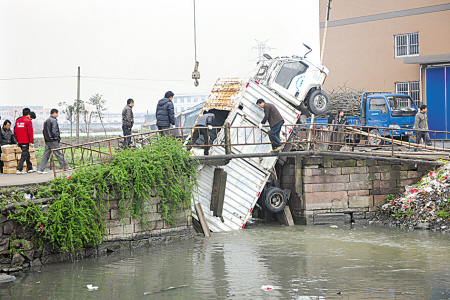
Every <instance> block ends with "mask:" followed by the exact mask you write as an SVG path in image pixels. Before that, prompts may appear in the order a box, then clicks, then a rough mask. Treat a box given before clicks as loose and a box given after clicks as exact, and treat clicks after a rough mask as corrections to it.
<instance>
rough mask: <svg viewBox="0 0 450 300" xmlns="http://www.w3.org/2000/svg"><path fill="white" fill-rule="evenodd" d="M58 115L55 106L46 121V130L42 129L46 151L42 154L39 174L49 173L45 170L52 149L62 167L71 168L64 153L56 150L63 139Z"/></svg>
mask: <svg viewBox="0 0 450 300" xmlns="http://www.w3.org/2000/svg"><path fill="white" fill-rule="evenodd" d="M58 115H59V113H58V110H57V109H56V108H53V109H52V110H51V111H50V117H49V118H48V119H47V120H46V121H45V122H44V130H43V131H42V133H43V134H44V140H45V151H44V154H43V155H42V158H41V163H40V164H39V166H38V170H37V172H38V173H39V174H47V172H46V171H45V167H46V166H47V163H48V160H49V158H50V155H51V154H52V151H53V154H54V155H55V156H56V159H57V160H58V162H59V165H60V166H61V169H63V170H67V169H69V168H70V166H69V164H68V163H67V161H66V160H65V159H64V155H62V153H61V152H60V151H59V150H56V151H55V150H54V149H58V148H59V142H60V141H61V135H60V132H59V125H58V120H57V118H58Z"/></svg>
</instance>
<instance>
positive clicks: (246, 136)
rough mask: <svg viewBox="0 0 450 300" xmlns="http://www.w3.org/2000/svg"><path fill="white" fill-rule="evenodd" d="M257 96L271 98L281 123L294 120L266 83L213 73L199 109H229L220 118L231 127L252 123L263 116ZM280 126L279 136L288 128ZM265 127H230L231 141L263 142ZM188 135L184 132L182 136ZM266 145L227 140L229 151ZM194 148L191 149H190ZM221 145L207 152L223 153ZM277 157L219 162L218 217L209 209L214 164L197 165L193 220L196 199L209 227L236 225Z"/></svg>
mask: <svg viewBox="0 0 450 300" xmlns="http://www.w3.org/2000/svg"><path fill="white" fill-rule="evenodd" d="M259 98H262V99H264V100H265V101H266V103H272V104H274V105H275V106H276V107H277V108H278V110H279V112H280V114H281V115H282V116H283V118H284V121H285V124H295V122H296V121H297V119H298V118H299V116H300V112H299V111H297V110H296V109H294V108H293V107H292V106H290V105H289V104H288V103H287V102H286V101H284V100H283V99H281V98H280V97H278V96H276V95H274V94H273V93H272V92H271V91H270V90H268V89H267V88H266V87H264V86H262V85H260V84H259V83H257V82H256V81H254V80H252V79H248V78H239V79H236V78H230V79H219V80H218V81H217V82H216V85H215V86H214V88H213V91H212V93H211V95H210V96H209V98H208V100H207V101H206V104H205V106H204V109H207V110H211V109H220V110H227V111H229V113H228V117H227V118H226V120H225V122H229V123H230V124H231V127H236V126H257V125H258V124H259V123H260V122H261V120H262V119H263V117H264V112H263V110H262V109H261V108H260V107H258V106H257V105H256V100H257V99H259ZM286 130H287V129H285V128H283V129H282V131H281V134H280V139H281V141H282V142H285V141H286V140H287V139H288V138H289V136H290V133H291V131H292V130H289V131H288V132H287V131H286ZM267 131H268V127H267V128H264V129H263V130H260V129H259V128H256V129H255V130H254V136H253V131H252V130H249V129H247V130H246V131H244V130H243V129H240V130H239V132H238V130H237V129H233V128H232V129H231V143H232V144H237V143H239V144H245V142H246V141H247V142H248V143H253V141H254V139H256V141H262V142H269V137H268V134H267ZM224 138H225V133H224V131H223V130H222V131H220V132H219V133H218V134H217V138H216V140H215V141H214V144H216V145H217V144H224ZM188 139H189V137H188ZM271 150H272V148H271V145H270V144H266V145H241V146H232V148H231V152H232V153H233V154H238V153H267V152H270V151H271ZM194 152H195V151H194V150H192V153H194ZM223 154H225V148H224V147H223V146H217V147H211V150H210V155H223ZM276 162H277V158H275V157H267V158H246V159H233V160H231V161H230V162H229V163H228V164H227V165H226V166H223V167H222V168H223V169H224V170H225V171H226V172H227V174H228V175H227V183H226V188H225V199H224V204H223V212H222V219H221V218H219V217H215V216H213V212H212V211H211V210H210V205H211V193H212V188H213V178H214V170H215V169H216V168H218V167H217V166H210V165H200V166H199V169H200V170H199V175H200V176H199V179H198V184H199V187H198V192H197V193H195V195H194V196H193V199H192V214H193V217H194V218H195V219H197V220H198V217H197V214H196V211H195V203H200V204H201V206H202V209H203V213H204V215H205V219H206V221H207V223H208V225H209V227H210V229H211V231H214V232H219V231H230V230H238V229H242V228H244V226H245V223H246V222H247V220H248V218H249V217H250V215H251V212H252V211H253V208H254V206H255V204H256V202H257V200H258V198H259V196H260V194H261V192H262V190H263V188H264V186H265V185H266V183H267V180H268V179H269V177H270V174H271V170H272V169H273V168H274V166H275V164H276Z"/></svg>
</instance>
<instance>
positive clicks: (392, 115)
mask: <svg viewBox="0 0 450 300" xmlns="http://www.w3.org/2000/svg"><path fill="white" fill-rule="evenodd" d="M417 111H418V109H417V107H416V104H415V103H414V101H413V100H412V99H411V97H410V96H408V95H404V94H393V93H385V92H366V93H363V94H362V96H361V111H360V122H361V123H360V124H361V125H362V126H367V127H373V128H369V129H368V132H369V133H370V134H373V135H379V136H384V137H390V136H391V135H392V133H393V136H394V137H400V136H401V137H402V139H403V140H406V141H407V140H409V137H410V136H411V135H413V134H414V132H413V127H414V119H415V116H416V113H417ZM378 127H385V128H393V129H394V131H392V130H383V129H379V128H378ZM395 129H396V130H395ZM372 142H373V141H372ZM378 142H381V140H378Z"/></svg>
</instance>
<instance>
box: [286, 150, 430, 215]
mask: <svg viewBox="0 0 450 300" xmlns="http://www.w3.org/2000/svg"><path fill="white" fill-rule="evenodd" d="M432 169H433V166H432V165H429V164H423V165H420V164H419V165H417V164H403V163H397V162H391V161H377V160H361V159H337V158H331V157H326V156H309V157H308V156H304V157H300V156H298V157H295V158H294V157H293V158H289V159H288V160H287V161H286V163H285V164H284V166H283V169H282V175H281V186H282V188H289V189H291V190H292V191H296V193H293V194H292V195H291V199H290V203H289V206H290V209H291V212H292V214H293V217H294V219H296V220H298V221H299V222H302V223H306V224H329V223H333V222H338V221H344V222H348V221H350V220H356V219H364V218H369V217H370V216H371V215H372V214H373V212H374V211H375V210H377V206H380V205H382V204H383V203H384V202H385V198H386V196H388V195H389V194H397V193H399V192H403V191H404V190H405V186H406V185H411V184H415V183H417V182H418V181H419V180H420V179H421V177H422V176H423V175H425V174H426V173H428V172H429V171H430V170H432Z"/></svg>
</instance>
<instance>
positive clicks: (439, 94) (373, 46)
mask: <svg viewBox="0 0 450 300" xmlns="http://www.w3.org/2000/svg"><path fill="white" fill-rule="evenodd" d="M327 4H328V0H320V9H321V11H320V20H321V21H324V20H325V17H326V12H327V8H326V7H327ZM324 25H325V23H324V22H322V23H320V28H321V29H320V34H321V41H322V38H323V34H324ZM449 33H450V3H449V2H448V0H427V1H421V0H396V1H392V0H365V1H357V0H339V1H333V2H331V10H330V17H329V21H328V29H327V34H326V42H325V52H324V57H323V65H325V66H326V67H327V68H328V69H329V70H330V73H329V75H328V77H327V79H326V82H325V85H324V89H325V90H327V91H333V90H337V89H338V87H342V86H343V85H344V84H345V86H347V87H351V88H354V89H358V90H364V91H395V92H397V93H404V94H408V95H410V96H411V97H412V98H413V99H414V101H415V102H416V104H419V103H421V102H422V103H424V104H427V106H428V116H429V118H428V119H429V127H430V130H445V131H450V39H449V38H448V34H449Z"/></svg>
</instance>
